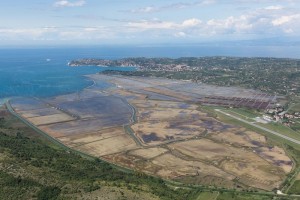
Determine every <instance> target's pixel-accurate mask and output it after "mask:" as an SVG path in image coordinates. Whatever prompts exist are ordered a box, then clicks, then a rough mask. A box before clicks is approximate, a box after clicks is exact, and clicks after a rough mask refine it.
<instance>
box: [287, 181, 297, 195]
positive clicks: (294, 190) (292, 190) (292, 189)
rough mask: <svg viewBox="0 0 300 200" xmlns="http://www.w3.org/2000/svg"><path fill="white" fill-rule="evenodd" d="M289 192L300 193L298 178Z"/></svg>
mask: <svg viewBox="0 0 300 200" xmlns="http://www.w3.org/2000/svg"><path fill="white" fill-rule="evenodd" d="M288 193H289V194H299V195H300V180H296V181H295V182H294V184H293V185H292V186H291V187H290V189H289V191H288Z"/></svg>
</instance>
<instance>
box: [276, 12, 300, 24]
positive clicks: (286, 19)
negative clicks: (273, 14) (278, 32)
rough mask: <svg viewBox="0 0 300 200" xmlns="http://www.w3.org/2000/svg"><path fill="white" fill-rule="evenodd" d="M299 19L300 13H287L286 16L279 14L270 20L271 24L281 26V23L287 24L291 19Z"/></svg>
mask: <svg viewBox="0 0 300 200" xmlns="http://www.w3.org/2000/svg"><path fill="white" fill-rule="evenodd" d="M299 19H300V14H296V15H288V16H281V17H279V18H277V19H274V20H273V21H272V24H273V25H274V26H281V25H283V24H287V23H289V22H291V21H293V20H299Z"/></svg>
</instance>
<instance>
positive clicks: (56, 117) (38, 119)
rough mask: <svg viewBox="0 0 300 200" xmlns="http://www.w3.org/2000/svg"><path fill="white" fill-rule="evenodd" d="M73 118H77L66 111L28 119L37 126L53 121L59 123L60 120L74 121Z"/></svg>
mask: <svg viewBox="0 0 300 200" xmlns="http://www.w3.org/2000/svg"><path fill="white" fill-rule="evenodd" d="M72 120H75V118H74V117H71V116H69V115H67V114H64V113H60V114H54V115H47V116H41V117H31V118H28V121H30V122H31V123H33V124H35V125H37V126H39V125H46V124H53V123H58V122H60V123H61V122H67V121H72Z"/></svg>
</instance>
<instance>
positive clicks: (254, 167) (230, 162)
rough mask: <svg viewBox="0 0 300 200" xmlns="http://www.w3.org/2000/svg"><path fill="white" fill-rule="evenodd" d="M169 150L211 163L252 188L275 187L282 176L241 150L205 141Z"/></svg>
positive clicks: (179, 145)
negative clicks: (250, 182)
mask: <svg viewBox="0 0 300 200" xmlns="http://www.w3.org/2000/svg"><path fill="white" fill-rule="evenodd" d="M169 146H170V147H171V148H174V149H176V150H178V151H180V153H182V154H184V155H186V156H188V157H191V158H194V159H195V160H201V161H204V162H208V163H211V164H212V165H215V166H217V167H218V168H220V169H222V170H224V171H225V172H228V173H230V174H233V175H235V176H237V177H239V178H241V179H242V180H243V182H244V183H248V181H252V182H253V183H252V184H251V186H253V187H255V186H256V185H257V184H259V185H260V188H264V189H271V188H274V187H278V186H279V185H280V182H281V180H282V179H283V178H284V176H285V172H284V171H283V169H281V168H280V167H277V166H275V165H272V164H270V163H269V162H267V160H265V159H262V158H261V157H260V156H258V155H257V154H255V153H254V152H250V151H248V150H245V149H242V148H237V147H232V146H230V145H226V144H222V143H216V142H213V141H211V140H207V139H201V140H191V141H187V142H180V143H176V144H172V145H169ZM248 185H249V184H248Z"/></svg>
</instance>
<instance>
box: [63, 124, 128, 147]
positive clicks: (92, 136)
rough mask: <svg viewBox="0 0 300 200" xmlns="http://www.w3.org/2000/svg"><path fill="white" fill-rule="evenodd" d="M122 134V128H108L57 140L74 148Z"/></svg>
mask: <svg viewBox="0 0 300 200" xmlns="http://www.w3.org/2000/svg"><path fill="white" fill-rule="evenodd" d="M123 134H124V130H123V128H108V129H103V130H100V131H98V132H94V133H84V134H77V135H70V136H64V137H60V138H59V140H60V141H61V142H63V143H64V144H66V145H68V146H70V147H74V146H80V145H84V144H88V143H91V142H95V141H98V140H104V139H108V138H111V137H116V136H119V135H123Z"/></svg>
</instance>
